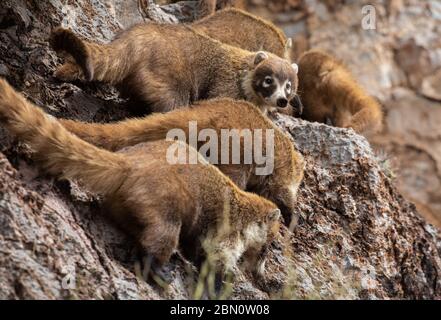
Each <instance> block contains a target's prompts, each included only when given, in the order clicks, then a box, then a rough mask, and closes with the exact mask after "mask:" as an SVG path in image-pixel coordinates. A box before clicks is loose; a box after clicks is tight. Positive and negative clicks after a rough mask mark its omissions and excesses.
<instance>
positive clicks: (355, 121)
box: [299, 50, 383, 133]
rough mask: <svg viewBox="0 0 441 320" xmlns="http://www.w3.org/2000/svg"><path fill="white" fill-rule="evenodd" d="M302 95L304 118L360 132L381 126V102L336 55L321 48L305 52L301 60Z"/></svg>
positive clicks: (300, 84)
mask: <svg viewBox="0 0 441 320" xmlns="http://www.w3.org/2000/svg"><path fill="white" fill-rule="evenodd" d="M299 78H300V79H301V81H299V95H300V97H301V99H302V102H303V103H304V105H305V109H304V113H303V116H302V117H303V118H305V119H306V120H310V121H318V122H323V123H327V122H329V121H331V123H332V124H333V125H335V126H337V127H343V128H353V129H354V130H355V131H356V132H358V133H370V132H375V131H378V130H379V129H381V126H382V118H383V114H382V111H381V107H380V105H379V104H378V103H377V102H376V101H375V99H373V98H372V97H370V96H369V95H368V94H367V93H366V92H365V91H364V89H362V88H361V86H360V85H359V84H358V83H357V81H356V80H355V79H354V77H353V76H352V75H351V74H350V72H349V71H348V70H347V69H346V68H345V67H344V66H343V65H342V64H341V63H339V62H337V61H336V59H335V58H333V57H331V56H330V55H328V54H326V53H324V52H321V51H316V50H314V51H309V52H306V53H305V54H304V55H303V56H302V57H301V58H300V61H299Z"/></svg>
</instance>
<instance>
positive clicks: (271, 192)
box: [60, 98, 304, 224]
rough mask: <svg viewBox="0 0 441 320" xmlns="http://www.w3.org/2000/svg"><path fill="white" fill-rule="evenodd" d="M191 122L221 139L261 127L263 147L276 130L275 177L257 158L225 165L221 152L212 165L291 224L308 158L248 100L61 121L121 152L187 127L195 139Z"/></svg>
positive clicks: (66, 125)
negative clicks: (262, 171) (262, 170)
mask: <svg viewBox="0 0 441 320" xmlns="http://www.w3.org/2000/svg"><path fill="white" fill-rule="evenodd" d="M190 122H194V123H196V124H197V127H198V130H200V129H207V128H209V129H212V130H214V131H216V135H217V137H220V136H221V135H222V134H221V130H222V129H227V130H231V129H237V130H242V129H244V130H245V129H249V131H251V132H256V130H259V129H260V130H262V131H263V133H262V136H263V141H262V142H263V145H265V143H266V138H265V131H266V130H268V129H272V130H273V133H274V146H273V150H274V155H273V156H272V160H273V165H274V166H273V170H272V173H270V174H267V175H258V174H256V168H257V167H258V164H257V163H256V159H253V162H252V163H251V164H246V163H245V161H240V164H233V163H232V162H229V163H230V164H222V161H221V154H220V153H219V154H218V158H217V159H214V160H213V159H210V160H209V161H211V163H212V164H215V165H216V166H217V167H218V168H219V169H220V170H221V171H222V172H223V173H224V174H226V175H227V176H229V177H230V178H231V179H232V180H233V181H234V182H235V183H236V184H237V185H238V186H239V188H241V189H244V190H248V191H253V192H255V193H257V194H259V195H261V196H263V197H265V198H267V199H270V200H271V201H273V202H274V203H275V204H276V205H277V206H278V207H279V208H280V209H281V210H282V214H283V217H284V219H285V222H286V223H287V224H289V223H290V221H291V216H292V212H293V209H294V206H295V204H296V203H295V200H296V194H297V189H298V187H299V185H300V183H301V181H302V178H303V169H304V161H303V157H302V155H301V154H300V153H299V152H298V151H296V150H295V149H294V147H293V144H292V141H291V139H290V138H289V137H288V135H287V134H285V133H284V132H282V131H281V130H280V129H279V128H277V127H276V126H275V125H274V124H273V123H272V122H271V120H269V119H268V118H267V117H265V116H264V115H263V114H262V113H261V112H260V111H259V109H258V108H257V107H255V106H254V105H252V104H250V103H248V102H245V101H235V100H231V99H225V98H224V99H215V100H208V101H200V102H198V103H197V104H196V105H194V106H193V107H191V108H184V109H178V110H174V111H171V112H168V113H164V114H153V115H149V116H147V117H144V118H141V119H128V120H125V121H121V122H116V123H107V124H100V123H84V122H79V121H74V120H60V123H62V124H63V125H64V126H65V127H66V128H67V129H68V130H70V131H71V132H73V133H75V134H76V135H77V136H79V137H80V138H82V139H84V140H85V141H88V142H90V143H92V144H94V145H96V146H99V147H102V148H105V149H108V150H119V149H122V148H124V147H127V146H133V145H135V144H137V143H142V142H145V141H153V140H160V139H165V138H166V136H167V134H168V132H170V130H172V129H182V130H183V131H184V132H185V133H186V135H187V137H186V138H187V141H189V137H188V135H189V126H190ZM198 135H199V133H198ZM244 141H245V140H244V139H241V146H240V151H241V155H243V154H244V152H245V151H244V150H245V149H246V148H247V147H249V146H248V145H247V143H246V142H244ZM230 147H231V145H230ZM271 147H272V146H271ZM198 148H199V146H198ZM229 154H230V155H231V154H232V153H231V152H230V153H229ZM267 155H268V154H267ZM209 158H210V157H207V159H209ZM216 160H217V161H216ZM216 162H217V163H216Z"/></svg>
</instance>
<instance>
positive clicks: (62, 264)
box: [0, 0, 441, 299]
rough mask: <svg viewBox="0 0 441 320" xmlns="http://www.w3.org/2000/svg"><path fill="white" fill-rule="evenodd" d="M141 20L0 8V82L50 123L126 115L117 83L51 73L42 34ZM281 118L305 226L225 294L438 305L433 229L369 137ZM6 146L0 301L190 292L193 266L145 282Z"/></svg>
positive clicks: (113, 4)
mask: <svg viewBox="0 0 441 320" xmlns="http://www.w3.org/2000/svg"><path fill="white" fill-rule="evenodd" d="M293 3H294V2H293ZM186 5H188V6H189V7H187V8H190V7H191V6H192V5H194V4H191V3H187V4H186ZM121 8H126V9H121ZM127 8H129V9H127ZM150 10H151V8H150ZM155 10H156V9H155ZM161 10H163V9H161V8H159V9H158V11H155V12H156V13H157V14H161ZM166 10H167V12H168V13H172V12H173V9H170V7H167V9H166ZM158 12H159V13H158ZM179 12H180V14H182V12H186V11H185V10H184V11H183V10H180V11H179ZM191 14H192V13H191ZM143 15H144V17H148V14H147V15H146V14H145V11H143ZM69 19H70V20H69ZM138 19H139V20H142V19H143V17H142V16H141V14H140V12H139V11H138V6H137V4H136V3H135V1H127V2H122V1H110V0H106V1H105V0H101V1H100V0H80V1H77V2H75V3H74V4H72V5H71V6H63V5H62V1H57V0H52V1H44V2H43V1H26V2H25V1H22V2H20V1H3V2H2V3H1V4H0V39H1V41H0V74H2V75H3V76H6V77H7V79H8V80H9V81H10V82H11V83H12V84H13V85H14V86H15V87H16V88H18V89H19V90H21V91H23V92H24V93H25V94H26V95H27V96H28V97H29V99H31V100H33V101H34V102H35V103H37V104H38V105H40V106H43V107H44V108H45V110H46V111H47V112H49V113H51V114H53V115H55V116H63V117H72V118H78V119H83V120H93V121H110V120H117V119H121V118H125V117H127V116H129V115H130V114H129V112H128V111H127V108H125V102H124V101H122V100H120V99H119V98H118V95H117V94H116V93H115V91H114V90H112V89H111V88H108V87H105V86H102V85H84V84H80V83H77V84H65V83H59V82H57V81H55V80H54V79H53V78H52V76H51V74H52V72H53V71H54V68H55V65H56V64H57V63H58V62H59V61H58V58H57V57H56V55H55V54H54V52H52V51H51V50H50V49H48V46H47V43H46V41H45V37H46V36H47V35H48V34H49V31H50V29H51V28H52V27H54V26H56V25H58V24H59V23H62V22H63V21H64V22H63V23H65V24H67V25H69V26H70V27H71V28H73V29H74V30H75V31H76V32H78V33H81V34H82V35H83V36H85V37H89V38H94V39H99V40H102V41H106V40H108V39H109V38H111V37H112V35H113V34H114V33H115V32H117V31H118V30H119V29H120V28H122V27H125V26H127V25H128V24H130V21H132V20H133V21H137V20H138ZM188 19H190V16H188ZM66 21H68V22H66ZM403 99H404V98H403ZM276 120H277V122H278V123H279V125H280V126H281V127H283V128H285V130H287V131H289V132H290V133H291V134H292V135H293V137H294V138H295V140H296V144H297V146H298V148H299V150H301V152H302V153H303V154H304V155H305V157H306V160H307V167H306V176H305V180H304V183H303V184H302V186H301V189H300V192H299V200H298V209H297V214H298V216H299V223H298V226H297V228H296V229H295V230H294V232H293V233H292V234H291V233H289V232H288V231H287V230H285V232H284V233H285V235H286V240H287V241H286V243H280V244H279V245H277V246H275V247H274V248H272V250H271V260H270V261H269V262H268V264H267V270H266V273H265V277H264V278H263V279H261V280H259V281H256V280H254V279H253V278H251V277H250V276H249V275H247V274H244V273H241V272H238V273H237V279H236V281H235V282H234V287H233V292H232V298H237V299H238V298H241V299H250V298H254V299H265V298H270V297H274V298H278V297H284V298H441V280H440V277H439V274H440V272H441V260H440V252H441V241H440V240H441V238H440V233H439V231H438V230H437V229H435V228H434V227H432V226H430V225H428V224H426V223H425V221H424V220H423V219H422V218H421V217H420V216H419V214H418V213H417V211H416V209H415V207H414V206H413V205H411V204H409V203H408V202H407V201H406V200H404V199H403V198H402V197H401V196H400V195H399V194H398V193H397V191H396V190H395V188H394V186H393V184H392V183H391V181H390V180H389V178H387V177H386V174H385V173H384V172H383V169H382V167H380V166H379V164H378V162H377V159H376V157H375V155H374V154H373V152H372V151H371V149H370V147H369V144H368V142H367V141H366V140H365V139H364V138H363V137H360V136H358V135H356V134H355V133H353V132H352V131H350V130H342V129H336V128H331V127H328V126H325V125H320V124H311V123H307V122H304V121H300V120H295V119H291V118H288V117H282V116H281V117H279V118H277V119H276ZM0 143H1V144H0V146H1V152H2V154H0V298H99V299H102V298H111V299H135V298H140V299H157V298H190V297H192V296H193V292H194V288H195V283H196V281H197V279H196V278H197V274H196V273H195V270H194V267H192V265H191V263H190V262H188V261H186V260H185V259H183V258H182V257H176V258H174V260H173V262H174V263H173V266H172V270H171V272H172V273H173V275H174V280H173V283H172V284H171V285H170V287H169V288H168V289H167V290H163V289H161V288H160V287H158V286H157V285H153V284H151V283H146V282H145V281H143V280H141V279H139V278H138V277H137V274H138V272H136V270H138V265H139V262H138V259H137V256H136V254H135V252H134V249H133V248H134V243H133V241H132V240H131V239H129V238H127V237H126V236H125V235H124V234H123V233H122V232H120V231H119V230H118V229H117V228H116V227H115V226H114V225H113V224H112V223H111V222H110V221H108V220H107V219H106V218H105V217H104V215H103V214H102V213H100V210H99V202H98V201H96V200H93V199H91V197H90V196H89V195H88V194H85V193H84V192H81V191H80V190H78V188H76V187H75V186H74V185H70V184H69V183H60V182H55V181H54V180H53V179H50V178H48V177H46V176H42V175H41V173H39V171H38V170H37V169H36V168H35V166H34V165H33V164H32V161H31V160H30V159H29V158H28V157H27V152H26V147H25V146H23V145H21V144H19V143H17V142H15V141H13V140H12V139H11V137H10V136H9V135H8V134H7V133H6V132H5V131H4V130H3V129H1V133H0ZM386 173H387V171H386ZM289 251H292V252H291V253H290V254H289Z"/></svg>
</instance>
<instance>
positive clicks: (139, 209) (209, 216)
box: [0, 79, 280, 272]
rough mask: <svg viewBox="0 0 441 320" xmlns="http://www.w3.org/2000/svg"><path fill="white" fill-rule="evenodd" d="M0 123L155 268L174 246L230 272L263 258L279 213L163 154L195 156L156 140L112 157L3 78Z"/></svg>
mask: <svg viewBox="0 0 441 320" xmlns="http://www.w3.org/2000/svg"><path fill="white" fill-rule="evenodd" d="M0 122H1V123H2V124H3V125H4V126H5V127H6V128H7V129H8V130H9V131H11V132H12V133H13V134H15V135H16V136H17V137H18V138H20V139H21V140H24V141H25V142H26V143H28V144H29V145H30V147H31V148H32V149H33V151H35V155H34V158H35V160H37V161H38V162H39V163H40V165H41V166H42V168H44V169H45V170H46V171H47V172H49V173H51V174H53V175H55V176H58V177H61V178H65V179H74V180H78V181H79V182H80V183H81V184H82V185H83V186H84V187H86V188H87V189H88V190H90V191H92V192H95V193H97V194H100V195H102V196H103V197H104V204H105V206H106V207H107V210H105V212H109V214H110V216H111V217H112V218H113V219H114V220H115V221H116V222H117V224H118V225H119V226H121V227H123V228H124V229H125V230H126V231H128V232H129V233H130V234H131V235H132V236H133V237H134V238H135V239H136V240H137V241H138V243H139V245H140V246H141V248H142V249H143V250H144V251H145V253H147V254H149V255H151V256H153V257H154V259H155V264H156V265H157V266H158V267H160V266H162V265H163V264H164V263H166V262H167V261H168V260H169V259H170V257H171V255H172V254H173V253H174V252H175V250H176V249H177V247H178V244H179V242H180V241H185V243H186V246H187V247H188V248H187V249H190V248H191V249H198V248H199V249H202V242H203V243H204V245H205V246H206V247H208V248H210V250H211V252H206V254H210V259H211V261H213V262H214V267H216V268H217V270H219V271H224V272H231V271H233V269H234V267H235V266H236V263H237V262H238V260H239V259H240V257H241V256H242V255H243V254H246V257H247V259H255V260H258V259H262V258H264V257H263V256H261V255H262V254H263V253H264V252H265V250H266V245H267V244H268V243H269V242H271V241H272V239H273V238H274V237H276V236H277V234H278V227H279V217H280V210H279V209H277V207H276V205H275V204H274V203H272V202H270V201H269V200H266V199H264V198H262V197H259V196H257V195H256V194H253V193H248V192H244V191H242V190H240V189H239V188H238V187H237V186H236V185H235V184H234V183H233V182H232V181H231V180H230V179H229V178H228V177H226V176H225V175H224V174H222V173H221V172H220V171H219V170H218V169H217V168H216V167H214V166H212V165H210V164H208V163H207V162H206V161H205V160H204V159H202V158H200V159H199V162H198V163H197V164H192V165H188V164H179V163H178V164H173V163H170V162H168V161H167V158H166V155H167V152H168V150H169V148H170V146H172V145H176V144H177V145H178V147H179V148H182V149H183V151H184V153H193V154H195V156H197V157H200V155H199V154H198V152H197V151H196V150H194V149H193V148H191V147H189V146H188V145H186V144H184V143H182V142H175V141H174V142H170V141H165V140H158V141H154V142H148V143H142V144H138V145H136V146H133V147H129V148H126V149H124V150H122V151H121V152H119V153H115V152H110V151H107V150H104V149H101V148H98V147H96V146H93V145H91V144H89V143H87V142H86V141H84V140H82V139H80V138H78V137H77V136H76V135H74V134H72V133H71V132H69V131H68V130H66V129H65V128H64V127H63V126H62V125H61V124H60V123H59V122H58V121H57V120H56V119H55V118H53V117H52V116H49V115H47V114H45V113H44V112H43V111H42V110H41V109H39V108H38V107H36V106H34V105H33V104H31V103H30V102H28V101H27V100H26V99H25V98H23V97H22V96H21V95H20V94H18V93H17V92H15V90H14V89H13V88H12V87H11V86H10V85H9V84H8V83H7V82H6V81H5V80H3V79H0ZM195 253H196V254H197V252H195ZM260 262H262V263H263V261H262V260H261V261H260ZM260 265H262V264H260ZM254 266H256V267H257V268H258V265H257V264H254ZM256 271H262V270H260V268H258V269H257V270H256Z"/></svg>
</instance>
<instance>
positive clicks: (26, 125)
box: [0, 79, 129, 195]
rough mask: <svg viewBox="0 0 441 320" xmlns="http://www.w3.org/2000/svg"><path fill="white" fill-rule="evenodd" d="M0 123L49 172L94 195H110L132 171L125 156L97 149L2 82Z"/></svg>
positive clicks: (0, 86) (1, 80) (0, 81)
mask: <svg viewBox="0 0 441 320" xmlns="http://www.w3.org/2000/svg"><path fill="white" fill-rule="evenodd" d="M0 122H1V123H2V124H4V125H5V126H6V128H7V129H9V131H11V132H12V133H13V134H15V135H16V136H17V137H18V138H19V139H21V140H23V141H25V142H26V143H28V144H29V145H30V146H31V148H32V149H33V150H34V151H35V159H36V160H37V161H39V162H40V163H41V165H42V167H43V168H44V169H45V170H47V171H48V172H49V173H51V174H53V175H56V176H59V177H62V178H66V179H74V180H78V181H79V182H80V183H81V184H82V185H83V186H84V187H86V188H87V189H89V190H90V191H92V192H96V193H99V194H102V195H107V194H111V193H112V192H114V191H116V190H117V189H118V188H119V186H120V185H121V184H122V183H123V181H124V178H125V175H126V174H127V172H128V170H129V163H128V160H127V159H126V158H125V157H124V155H122V154H118V153H113V152H109V151H106V150H103V149H100V148H97V147H95V146H93V145H91V144H89V143H87V142H85V141H83V140H81V139H80V138H78V137H77V136H75V135H74V134H72V133H70V132H69V131H68V130H66V129H65V128H64V127H63V126H62V125H61V124H60V123H59V122H58V121H57V120H56V119H55V118H53V117H52V116H50V115H48V114H46V113H45V112H43V111H42V110H41V109H40V108H38V107H36V106H35V105H33V104H32V103H30V102H29V101H27V100H26V99H25V98H24V97H23V96H22V95H21V94H19V93H17V92H16V91H15V90H14V89H13V88H12V87H11V86H10V85H9V84H8V83H7V82H6V81H5V80H4V79H0Z"/></svg>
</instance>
